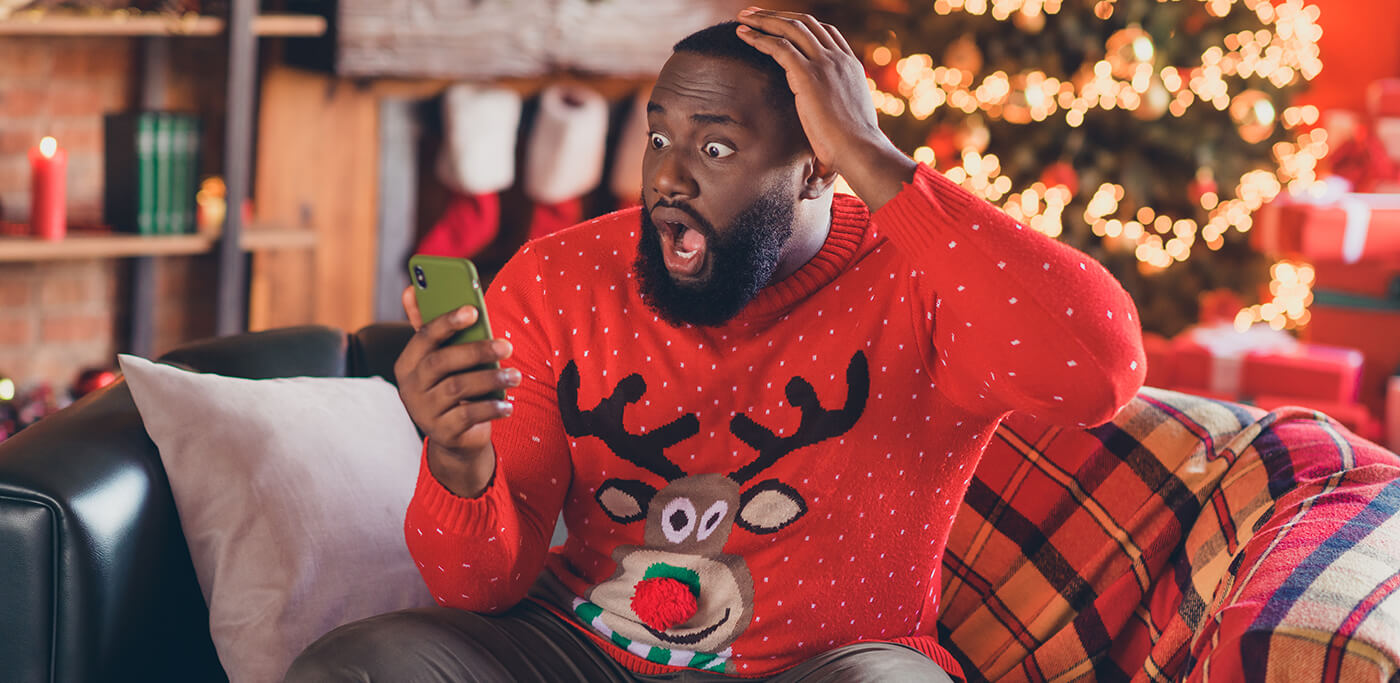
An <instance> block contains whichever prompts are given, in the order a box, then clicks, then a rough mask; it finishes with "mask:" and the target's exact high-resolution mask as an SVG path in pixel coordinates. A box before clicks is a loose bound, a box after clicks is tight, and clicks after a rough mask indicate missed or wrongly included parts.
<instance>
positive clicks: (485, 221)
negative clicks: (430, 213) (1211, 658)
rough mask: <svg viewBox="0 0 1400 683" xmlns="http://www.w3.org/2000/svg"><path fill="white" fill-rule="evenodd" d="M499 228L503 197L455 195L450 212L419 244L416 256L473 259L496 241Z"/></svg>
mask: <svg viewBox="0 0 1400 683" xmlns="http://www.w3.org/2000/svg"><path fill="white" fill-rule="evenodd" d="M500 227H501V198H500V195H498V194H495V193H487V194H460V193H456V192H454V193H453V194H452V199H450V200H448V203H447V210H446V211H443V213H442V217H441V218H439V219H438V221H437V223H436V224H434V225H433V227H432V229H431V230H429V231H428V234H426V235H424V236H423V241H422V242H419V243H418V252H417V253H419V254H431V255H433V256H455V257H459V258H472V257H474V256H476V255H477V254H478V253H479V252H481V250H482V249H485V248H486V246H487V245H489V244H491V242H492V241H494V240H495V239H496V233H497V232H499V231H500Z"/></svg>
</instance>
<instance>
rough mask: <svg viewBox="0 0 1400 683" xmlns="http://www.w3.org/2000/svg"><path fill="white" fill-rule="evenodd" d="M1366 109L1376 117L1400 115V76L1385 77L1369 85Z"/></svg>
mask: <svg viewBox="0 0 1400 683" xmlns="http://www.w3.org/2000/svg"><path fill="white" fill-rule="evenodd" d="M1366 109H1367V111H1369V112H1370V114H1371V116H1372V117H1375V118H1381V117H1385V116H1400V78H1383V79H1381V80H1379V81H1375V82H1373V83H1371V85H1370V86H1367V88H1366Z"/></svg>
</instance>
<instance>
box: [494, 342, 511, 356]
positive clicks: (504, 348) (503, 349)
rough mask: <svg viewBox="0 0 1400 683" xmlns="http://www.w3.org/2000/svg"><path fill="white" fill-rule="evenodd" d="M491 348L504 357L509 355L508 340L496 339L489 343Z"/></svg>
mask: <svg viewBox="0 0 1400 683" xmlns="http://www.w3.org/2000/svg"><path fill="white" fill-rule="evenodd" d="M491 350H492V351H495V352H496V355H497V356H499V357H501V358H505V357H506V356H509V355H510V342H508V341H506V340H504V339H497V340H496V341H494V342H492V343H491Z"/></svg>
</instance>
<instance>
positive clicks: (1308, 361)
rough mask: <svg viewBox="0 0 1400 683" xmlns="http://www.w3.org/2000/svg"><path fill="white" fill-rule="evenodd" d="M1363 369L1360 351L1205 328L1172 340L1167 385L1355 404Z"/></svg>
mask: <svg viewBox="0 0 1400 683" xmlns="http://www.w3.org/2000/svg"><path fill="white" fill-rule="evenodd" d="M1363 365H1364V356H1363V355H1362V353H1361V352H1360V351H1358V350H1356V349H1352V348H1346V347H1341V346H1329V345H1325V344H1304V343H1299V342H1297V341H1296V340H1294V339H1293V338H1292V337H1290V336H1288V335H1286V334H1284V333H1281V332H1275V331H1273V330H1270V329H1268V327H1266V326H1256V327H1253V328H1250V330H1249V331H1247V332H1244V333H1240V332H1236V331H1234V329H1233V328H1231V327H1226V326H1216V327H1200V328H1195V329H1192V330H1190V331H1188V332H1186V333H1184V334H1182V335H1180V336H1178V337H1177V338H1176V339H1174V340H1172V343H1171V361H1170V368H1171V376H1170V383H1169V384H1167V386H1169V387H1171V388H1173V389H1176V390H1179V391H1187V392H1190V393H1195V394H1200V395H1203V396H1211V397H1214V398H1224V399H1230V400H1236V401H1239V400H1250V399H1253V398H1255V397H1259V396H1272V397H1283V398H1288V399H1290V400H1292V401H1293V402H1294V403H1299V404H1302V405H1307V403H1308V402H1312V403H1315V404H1353V403H1356V402H1357V396H1358V393H1359V387H1360V386H1361V376H1362V375H1361V372H1362V366H1363ZM1150 368H1151V366H1150V365H1149V369H1150Z"/></svg>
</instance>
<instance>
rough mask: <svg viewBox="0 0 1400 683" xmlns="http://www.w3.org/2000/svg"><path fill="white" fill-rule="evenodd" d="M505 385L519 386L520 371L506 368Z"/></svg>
mask: <svg viewBox="0 0 1400 683" xmlns="http://www.w3.org/2000/svg"><path fill="white" fill-rule="evenodd" d="M506 384H509V385H511V386H516V385H518V384H520V371H519V370H516V369H515V368H506Z"/></svg>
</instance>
